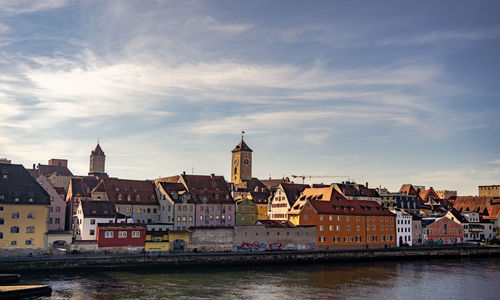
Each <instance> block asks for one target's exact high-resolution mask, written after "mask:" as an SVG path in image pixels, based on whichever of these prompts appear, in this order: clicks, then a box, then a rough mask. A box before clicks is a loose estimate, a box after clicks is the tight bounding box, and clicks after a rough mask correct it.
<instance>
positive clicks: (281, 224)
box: [257, 220, 297, 228]
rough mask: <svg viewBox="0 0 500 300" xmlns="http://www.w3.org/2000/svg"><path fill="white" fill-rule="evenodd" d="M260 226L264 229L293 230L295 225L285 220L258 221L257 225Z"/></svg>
mask: <svg viewBox="0 0 500 300" xmlns="http://www.w3.org/2000/svg"><path fill="white" fill-rule="evenodd" d="M259 223H260V224H262V225H264V227H266V228H295V227H297V226H295V224H293V223H292V222H290V221H288V220H285V221H278V220H259V221H258V222H257V224H259Z"/></svg>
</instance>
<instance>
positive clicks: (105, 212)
mask: <svg viewBox="0 0 500 300" xmlns="http://www.w3.org/2000/svg"><path fill="white" fill-rule="evenodd" d="M125 221H126V218H125V216H124V215H122V214H119V213H117V212H116V208H115V205H114V204H113V202H111V201H92V200H82V201H80V204H79V205H78V209H77V211H76V218H75V222H76V224H75V227H74V228H75V232H74V233H73V234H74V236H75V239H77V240H96V239H97V224H99V223H125ZM132 222H133V220H132V219H130V220H129V222H127V223H132Z"/></svg>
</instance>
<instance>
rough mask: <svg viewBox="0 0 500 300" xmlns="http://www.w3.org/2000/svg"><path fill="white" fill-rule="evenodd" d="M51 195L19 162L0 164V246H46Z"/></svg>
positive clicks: (9, 247)
mask: <svg viewBox="0 0 500 300" xmlns="http://www.w3.org/2000/svg"><path fill="white" fill-rule="evenodd" d="M49 207H50V196H49V195H48V194H47V192H46V191H45V190H44V189H43V188H42V187H41V186H40V184H38V182H37V181H36V180H35V179H34V178H33V177H32V176H31V175H30V174H29V173H28V172H27V171H26V169H25V168H24V167H23V166H22V165H16V164H8V163H2V164H0V249H19V248H24V249H45V248H46V247H47V245H46V233H47V231H48V228H47V220H48V215H49Z"/></svg>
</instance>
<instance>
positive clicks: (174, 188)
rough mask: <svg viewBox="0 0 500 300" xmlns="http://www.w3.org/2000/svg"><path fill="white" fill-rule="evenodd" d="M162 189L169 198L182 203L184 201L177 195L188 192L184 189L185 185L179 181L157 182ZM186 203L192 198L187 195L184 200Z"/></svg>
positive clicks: (190, 201)
mask: <svg viewBox="0 0 500 300" xmlns="http://www.w3.org/2000/svg"><path fill="white" fill-rule="evenodd" d="M159 184H160V185H161V187H162V188H163V190H164V191H165V192H166V193H168V195H169V196H170V198H171V199H172V200H173V201H174V202H175V203H183V202H184V201H183V200H182V199H181V197H179V195H183V194H185V193H188V191H187V190H186V187H185V186H184V185H183V184H182V183H180V182H159ZM186 202H188V203H192V202H193V200H192V198H191V196H188V199H187V200H186Z"/></svg>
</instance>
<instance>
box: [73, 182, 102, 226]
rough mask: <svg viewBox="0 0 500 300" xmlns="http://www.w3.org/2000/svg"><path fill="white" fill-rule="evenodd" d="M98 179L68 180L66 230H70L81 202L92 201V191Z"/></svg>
mask: <svg viewBox="0 0 500 300" xmlns="http://www.w3.org/2000/svg"><path fill="white" fill-rule="evenodd" d="M99 182H100V179H98V178H97V177H93V176H83V177H73V178H71V180H70V183H69V187H68V193H66V229H68V230H74V228H72V226H73V224H75V223H74V222H73V221H74V220H73V219H74V217H75V216H76V211H77V210H78V206H79V205H80V201H82V200H92V190H93V189H94V188H95V187H96V186H97V185H98V184H99Z"/></svg>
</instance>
